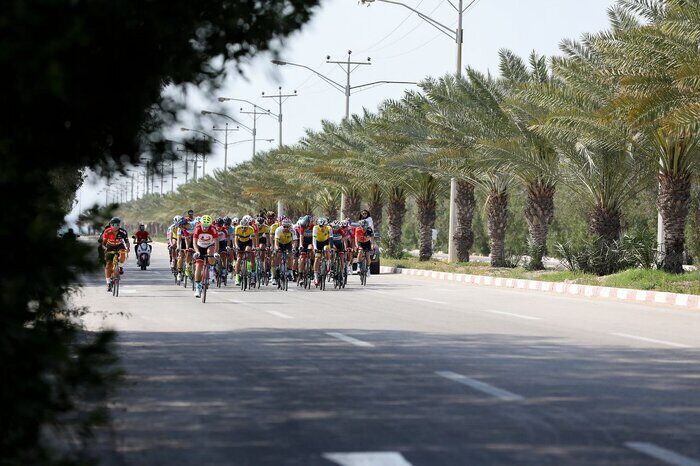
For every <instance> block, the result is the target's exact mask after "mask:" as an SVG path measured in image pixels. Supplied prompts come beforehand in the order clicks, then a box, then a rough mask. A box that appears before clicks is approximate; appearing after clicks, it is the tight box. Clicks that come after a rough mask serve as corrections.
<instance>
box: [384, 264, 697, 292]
mask: <svg viewBox="0 0 700 466" xmlns="http://www.w3.org/2000/svg"><path fill="white" fill-rule="evenodd" d="M382 265H384V266H388V267H401V268H406V269H422V270H435V271H437V272H451V273H465V274H469V275H486V276H491V277H503V278H521V279H526V280H541V281H545V282H565V283H575V284H578V285H598V286H611V287H615V288H631V289H635V290H652V291H666V292H670V293H689V294H697V295H700V271H695V272H687V273H683V274H679V275H676V274H670V273H666V272H664V271H662V270H649V269H629V270H625V271H623V272H619V273H616V274H614V275H608V276H605V277H598V276H596V275H592V274H587V273H583V272H571V271H568V270H542V271H530V270H525V269H524V268H522V267H516V268H514V269H509V268H496V267H491V266H490V265H489V264H487V263H483V262H457V263H454V264H450V263H447V262H445V261H441V260H436V259H432V260H429V261H425V262H421V261H419V260H418V258H417V257H407V258H404V259H390V258H387V257H382Z"/></svg>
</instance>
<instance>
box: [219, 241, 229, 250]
mask: <svg viewBox="0 0 700 466" xmlns="http://www.w3.org/2000/svg"><path fill="white" fill-rule="evenodd" d="M227 247H228V241H226V240H223V241H219V252H225V251H226V248H227Z"/></svg>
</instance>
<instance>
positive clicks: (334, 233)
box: [331, 220, 349, 270]
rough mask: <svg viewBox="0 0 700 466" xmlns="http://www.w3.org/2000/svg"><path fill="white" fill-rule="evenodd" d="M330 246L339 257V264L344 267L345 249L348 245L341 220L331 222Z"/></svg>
mask: <svg viewBox="0 0 700 466" xmlns="http://www.w3.org/2000/svg"><path fill="white" fill-rule="evenodd" d="M331 246H333V248H334V249H335V251H336V253H337V254H338V256H339V257H340V265H341V267H343V270H344V269H345V264H346V263H345V251H346V250H347V249H349V247H348V232H347V230H346V228H345V227H344V226H343V222H341V221H340V220H336V221H334V222H333V223H331Z"/></svg>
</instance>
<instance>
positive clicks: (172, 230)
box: [165, 215, 182, 270]
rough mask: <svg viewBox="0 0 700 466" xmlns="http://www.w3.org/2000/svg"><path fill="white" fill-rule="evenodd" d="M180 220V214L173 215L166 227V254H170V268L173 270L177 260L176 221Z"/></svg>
mask: <svg viewBox="0 0 700 466" xmlns="http://www.w3.org/2000/svg"><path fill="white" fill-rule="evenodd" d="M180 220H182V216H181V215H176V216H174V217H173V223H172V224H171V225H170V226H169V227H168V231H167V232H166V235H165V236H166V238H167V240H168V255H169V256H170V268H171V269H173V270H175V266H176V262H177V232H178V230H179V228H178V223H180Z"/></svg>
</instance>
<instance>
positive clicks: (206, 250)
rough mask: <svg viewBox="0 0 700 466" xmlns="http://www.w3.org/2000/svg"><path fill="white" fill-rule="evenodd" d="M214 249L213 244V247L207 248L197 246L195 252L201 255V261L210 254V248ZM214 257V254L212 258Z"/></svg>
mask: <svg viewBox="0 0 700 466" xmlns="http://www.w3.org/2000/svg"><path fill="white" fill-rule="evenodd" d="M212 247H214V245H213V244H212V245H211V246H207V247H204V246H200V245H196V246H195V249H194V250H195V251H196V252H198V253H199V258H200V259H203V258H204V256H206V255H207V254H209V248H212ZM213 255H214V254H212V256H213Z"/></svg>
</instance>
